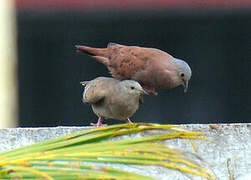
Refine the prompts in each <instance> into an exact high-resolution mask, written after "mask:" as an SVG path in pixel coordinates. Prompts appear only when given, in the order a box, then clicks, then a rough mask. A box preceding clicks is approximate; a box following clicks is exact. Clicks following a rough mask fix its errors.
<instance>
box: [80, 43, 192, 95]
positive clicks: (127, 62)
mask: <svg viewBox="0 0 251 180" xmlns="http://www.w3.org/2000/svg"><path fill="white" fill-rule="evenodd" d="M76 48H77V51H80V52H84V53H86V54H88V55H90V56H91V57H93V58H94V59H96V60H97V61H98V62H101V63H103V64H104V65H106V66H107V68H108V69H109V71H110V73H111V75H112V76H113V77H114V78H116V79H119V80H125V79H132V80H135V81H138V82H139V83H140V84H141V86H142V87H143V88H144V89H145V90H146V91H147V92H150V93H153V94H155V95H157V93H156V91H155V89H156V88H160V89H171V88H175V87H177V86H180V85H182V86H184V92H186V91H187V88H188V82H189V80H190V78H191V75H192V72H191V69H190V67H189V65H188V64H187V63H186V62H185V61H183V60H181V59H177V58H174V57H173V56H171V55H169V54H168V53H166V52H164V51H162V50H159V49H155V48H144V47H139V46H125V45H120V44H115V43H109V44H108V45H107V47H106V48H92V47H88V46H76Z"/></svg>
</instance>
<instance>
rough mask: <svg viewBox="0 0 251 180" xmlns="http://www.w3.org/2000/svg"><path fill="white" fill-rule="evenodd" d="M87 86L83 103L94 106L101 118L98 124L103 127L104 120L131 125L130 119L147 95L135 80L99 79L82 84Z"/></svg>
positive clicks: (95, 111)
mask: <svg viewBox="0 0 251 180" xmlns="http://www.w3.org/2000/svg"><path fill="white" fill-rule="evenodd" d="M81 84H82V85H83V86H85V90H84V93H83V102H85V103H89V104H91V106H92V109H93V112H94V113H95V114H96V115H97V116H98V117H99V119H98V122H97V124H93V123H91V125H93V126H97V127H99V126H102V125H103V124H102V121H103V120H104V119H117V120H122V121H126V122H128V123H131V121H130V119H129V118H130V117H131V116H132V115H133V114H134V113H135V112H136V111H137V110H138V108H139V103H141V102H142V100H143V97H142V96H143V94H147V92H145V91H144V90H143V88H142V87H141V85H140V84H139V83H138V82H136V81H134V80H123V81H119V80H117V79H114V78H108V77H98V78H96V79H94V80H91V81H83V82H81Z"/></svg>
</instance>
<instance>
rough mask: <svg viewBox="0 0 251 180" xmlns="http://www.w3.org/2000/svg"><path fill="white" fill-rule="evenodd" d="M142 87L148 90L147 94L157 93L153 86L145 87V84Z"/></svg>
mask: <svg viewBox="0 0 251 180" xmlns="http://www.w3.org/2000/svg"><path fill="white" fill-rule="evenodd" d="M143 89H144V90H145V91H146V92H148V93H149V94H150V93H151V94H154V95H155V96H157V95H158V93H157V92H156V91H155V89H154V87H146V86H143Z"/></svg>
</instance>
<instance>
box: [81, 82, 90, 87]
mask: <svg viewBox="0 0 251 180" xmlns="http://www.w3.org/2000/svg"><path fill="white" fill-rule="evenodd" d="M88 82H89V81H82V82H80V84H81V85H82V86H84V87H85V86H86V85H87V84H88Z"/></svg>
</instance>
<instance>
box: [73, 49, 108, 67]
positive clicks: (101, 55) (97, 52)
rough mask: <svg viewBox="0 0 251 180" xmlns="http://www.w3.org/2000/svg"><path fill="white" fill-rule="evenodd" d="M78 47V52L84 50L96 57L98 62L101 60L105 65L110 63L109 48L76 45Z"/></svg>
mask: <svg viewBox="0 0 251 180" xmlns="http://www.w3.org/2000/svg"><path fill="white" fill-rule="evenodd" d="M75 47H76V49H77V52H83V53H85V54H88V55H89V56H91V57H93V58H94V59H96V60H97V61H98V62H101V63H103V64H105V65H108V63H109V59H108V58H107V48H92V47H88V46H79V45H76V46H75Z"/></svg>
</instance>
